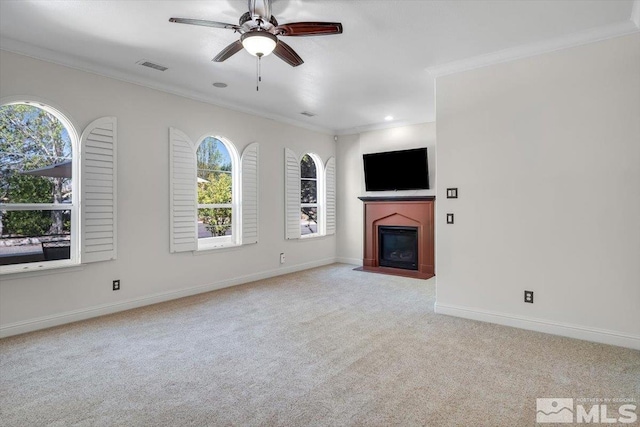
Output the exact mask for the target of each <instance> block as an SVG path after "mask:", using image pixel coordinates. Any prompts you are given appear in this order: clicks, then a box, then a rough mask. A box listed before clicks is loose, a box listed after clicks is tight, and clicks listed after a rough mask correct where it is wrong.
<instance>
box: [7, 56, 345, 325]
mask: <svg viewBox="0 0 640 427" xmlns="http://www.w3.org/2000/svg"><path fill="white" fill-rule="evenodd" d="M0 55H1V56H0V88H1V92H0V97H11V96H22V95H24V96H27V97H29V95H31V96H37V97H38V98H44V99H47V100H49V101H51V103H52V104H53V106H54V107H57V108H59V109H60V110H62V111H63V112H65V113H67V114H68V116H69V118H70V119H71V121H72V123H73V124H74V126H75V127H76V130H77V131H78V132H81V131H82V130H83V129H84V127H85V126H86V125H88V124H89V123H90V122H91V121H92V120H94V119H96V118H98V117H102V116H108V115H109V116H111V115H113V116H116V117H117V118H118V203H119V204H118V259H117V260H116V261H111V262H102V263H95V264H88V265H86V266H84V267H81V268H79V269H75V270H72V271H70V270H60V271H49V272H47V273H46V274H40V275H30V276H26V277H25V276H21V277H18V278H15V277H14V278H8V277H6V276H4V277H0V281H1V282H2V283H0V333H1V334H5V335H6V334H11V333H18V332H22V331H26V330H32V329H37V328H39V327H44V326H51V325H54V324H57V323H64V322H66V321H70V320H76V319H79V318H83V317H90V316H93V315H97V314H101V313H107V312H111V311H115V310H119V309H125V308H128V307H133V306H136V305H142V304H147V303H150V302H154V301H159V300H163V299H168V298H174V297H177V296H181V295H187V294H190V293H194V292H201V291H204V290H207V289H214V288H219V287H223V286H229V285H232V284H235V283H240V282H243V281H248V280H255V279H258V278H261V277H265V276H270V275H275V274H281V273H285V272H288V271H293V270H296V269H301V268H308V267H311V266H314V265H319V264H322V263H328V262H332V261H333V260H334V259H335V251H336V247H335V245H336V238H335V236H330V237H323V238H318V239H306V240H303V241H285V239H284V198H283V197H284V196H283V193H284V160H283V159H284V148H285V147H289V148H291V149H293V150H294V151H295V152H297V153H304V152H309V151H311V152H315V153H317V154H319V155H320V156H321V157H322V159H323V161H325V162H326V160H327V159H328V158H329V157H330V156H333V155H335V142H334V140H333V137H332V136H330V135H324V134H320V133H316V132H312V131H308V130H305V129H301V128H297V127H293V126H289V125H284V124H281V123H277V122H275V121H272V120H268V119H264V118H259V117H255V116H251V115H247V114H242V113H238V112H234V111H230V110H226V109H223V108H219V107H216V106H212V105H209V104H205V103H201V102H197V101H193V100H189V99H186V98H182V97H178V96H174V95H171V94H167V93H163V92H159V91H156V90H152V89H148V88H145V87H141V86H137V85H133V84H129V83H125V82H121V81H117V80H112V79H109V78H105V77H101V76H98V75H95V74H90V73H86V72H82V71H78V70H74V69H70V68H66V67H62V66H59V65H55V64H51V63H47V62H43V61H38V60H35V59H31V58H28V57H25V56H20V55H16V54H12V53H8V52H0ZM170 126H174V127H177V128H179V129H180V130H182V131H184V132H186V133H187V134H188V135H189V136H190V137H191V138H192V139H193V140H194V141H195V140H197V139H198V138H200V137H201V136H203V135H205V134H207V133H212V134H214V135H222V136H224V137H226V138H228V139H229V140H231V141H232V142H233V143H234V144H235V145H236V147H237V148H238V149H239V151H240V152H241V151H242V150H243V149H244V147H245V146H247V145H248V144H249V143H251V142H254V141H257V142H259V143H260V177H259V179H260V204H259V207H260V224H259V225H260V241H259V243H258V244H256V245H249V246H245V247H241V248H234V249H229V250H224V251H221V252H209V253H207V254H205V255H193V254H192V253H180V254H170V253H169V147H168V134H169V127H170ZM280 252H285V253H286V259H287V262H286V264H285V265H283V266H281V265H280V264H279V254H280ZM113 279H120V280H121V281H122V282H121V283H122V289H121V290H120V291H117V292H114V291H112V290H111V282H112V280H113Z"/></svg>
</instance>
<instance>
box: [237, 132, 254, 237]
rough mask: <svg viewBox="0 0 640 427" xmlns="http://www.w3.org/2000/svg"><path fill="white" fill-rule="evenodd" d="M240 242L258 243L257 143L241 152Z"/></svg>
mask: <svg viewBox="0 0 640 427" xmlns="http://www.w3.org/2000/svg"><path fill="white" fill-rule="evenodd" d="M240 163H241V164H242V169H241V170H242V244H243V245H245V244H249V243H258V143H257V142H254V143H253V144H250V145H249V146H248V147H247V148H245V149H244V152H243V153H242V160H241V162H240Z"/></svg>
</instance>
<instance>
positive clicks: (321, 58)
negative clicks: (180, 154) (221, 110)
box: [0, 0, 640, 133]
mask: <svg viewBox="0 0 640 427" xmlns="http://www.w3.org/2000/svg"><path fill="white" fill-rule="evenodd" d="M639 9H640V7H638V0H636V3H635V5H634V1H633V0H603V1H599V0H597V1H583V0H549V1H547V0H511V1H485V0H470V1H433V0H427V1H418V0H413V1H410V0H404V1H391V0H389V1H382V0H327V1H320V0H314V1H311V0H308V1H302V0H274V1H273V14H274V15H275V16H276V18H277V19H278V21H279V22H280V23H288V22H297V21H338V22H341V23H342V24H343V26H344V33H343V34H341V35H333V36H324V37H283V40H284V41H286V42H287V43H288V44H289V45H290V46H291V47H293V48H294V49H295V50H296V51H297V52H298V54H299V55H300V56H301V57H302V58H303V59H304V61H305V63H304V64H303V65H301V66H299V67H296V68H292V67H290V66H289V65H287V64H285V63H284V62H283V61H281V60H280V59H278V58H277V57H275V56H274V55H271V56H268V57H266V58H264V59H263V61H262V84H261V86H260V91H259V92H256V82H255V79H256V77H255V72H256V62H255V58H254V57H252V56H250V55H249V54H248V53H246V52H244V51H242V52H239V53H238V54H236V55H235V56H233V57H231V58H230V59H228V60H227V61H225V62H222V63H214V62H211V59H212V58H213V57H214V56H215V55H216V54H217V53H218V52H219V51H220V50H221V49H223V48H224V47H225V46H227V45H228V44H229V43H231V42H233V41H235V40H236V39H237V38H238V36H239V35H238V34H234V32H233V31H231V30H224V29H215V28H205V27H196V26H190V25H182V24H173V23H170V22H168V19H169V18H170V17H172V16H173V17H184V18H199V19H207V20H214V21H222V22H229V23H234V24H235V23H237V22H238V18H239V17H240V15H241V14H243V13H244V12H246V11H247V10H248V8H247V1H246V0H208V1H186V0H179V1H97V0H82V1H79V0H76V1H64V0H57V1H52V0H39V1H35V0H19V1H18V0H16V1H12V0H8V1H7V0H1V1H0V48H3V49H6V50H10V51H15V52H18V53H25V54H28V55H31V56H35V57H39V58H42V59H47V60H51V61H55V62H58V63H62V64H66V65H70V66H74V67H77V68H81V69H85V70H88V71H93V72H98V73H100V74H103V75H107V76H112V77H115V78H119V79H123V80H127V81H131V82H135V83H139V84H143V85H146V86H150V87H155V88H159V89H162V90H166V91H169V92H173V93H178V94H182V95H185V96H189V97H192V98H196V99H200V100H205V101H208V102H211V103H213V104H217V105H222V106H226V107H230V108H233V109H236V110H240V111H247V112H252V113H255V114H259V115H262V116H266V117H270V118H274V119H276V120H280V121H284V122H289V123H296V124H298V125H302V126H305V127H310V128H315V129H319V130H323V131H326V132H329V133H348V132H353V131H358V130H360V131H361V130H366V129H373V128H376V127H383V126H389V125H393V124H396V125H397V124H406V123H422V122H429V121H433V120H434V116H435V114H434V84H433V76H434V75H438V74H442V73H447V72H453V71H457V70H462V69H465V68H466V69H468V68H471V67H477V66H482V65H486V64H487V63H491V62H498V61H503V60H506V59H511V58H513V57H518V56H526V55H530V54H535V53H540V52H542V51H548V50H554V49H557V48H561V47H566V46H570V45H575V44H580V43H584V42H589V41H594V40H597V39H602V38H606V37H611V36H616V35H620V34H626V33H630V32H633V31H638V22H637V21H638V14H640V12H639ZM141 59H146V60H149V61H152V62H155V63H158V64H161V65H164V66H166V67H169V69H168V70H167V71H165V72H159V71H156V70H152V69H148V68H145V67H141V66H140V65H137V64H136V62H138V61H140V60H141ZM214 82H224V83H227V84H228V87H227V88H225V89H218V88H214V87H213V86H212V83H214ZM302 111H310V112H312V113H315V114H317V115H316V116H315V117H312V118H308V117H305V116H302V115H300V112H302ZM387 115H392V116H393V117H394V121H393V122H391V123H385V122H384V117H385V116H387Z"/></svg>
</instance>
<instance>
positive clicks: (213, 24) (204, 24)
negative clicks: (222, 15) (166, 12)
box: [169, 18, 240, 30]
mask: <svg viewBox="0 0 640 427" xmlns="http://www.w3.org/2000/svg"><path fill="white" fill-rule="evenodd" d="M169 22H175V23H178V24H189V25H199V26H201V27H212V28H228V29H230V30H239V29H240V26H239V25H235V24H225V23H224V22H216V21H205V20H204V19H188V18H169Z"/></svg>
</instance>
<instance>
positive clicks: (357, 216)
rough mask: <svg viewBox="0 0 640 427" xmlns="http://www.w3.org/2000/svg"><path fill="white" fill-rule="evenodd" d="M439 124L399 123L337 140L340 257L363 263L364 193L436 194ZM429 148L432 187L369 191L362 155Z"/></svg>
mask: <svg viewBox="0 0 640 427" xmlns="http://www.w3.org/2000/svg"><path fill="white" fill-rule="evenodd" d="M435 145H436V126H435V123H422V124H418V125H410V126H399V127H394V128H389V129H384V130H375V131H369V132H363V133H360V134H356V135H342V136H339V137H338V143H337V147H336V150H337V153H338V154H337V156H336V158H337V161H338V164H337V170H338V172H337V175H338V179H337V182H338V249H337V252H338V259H339V260H340V261H342V262H347V263H351V264H359V265H361V264H362V255H363V253H362V251H363V249H362V244H363V234H362V233H363V227H364V224H363V211H362V202H361V201H360V200H358V197H361V196H418V195H419V196H432V195H435V192H436V190H435V188H436V150H435ZM421 147H427V155H428V158H429V185H430V187H431V189H430V190H410V191H376V192H367V191H365V186H364V168H363V164H362V155H363V154H368V153H379V152H384V151H395V150H408V149H411V148H421Z"/></svg>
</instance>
